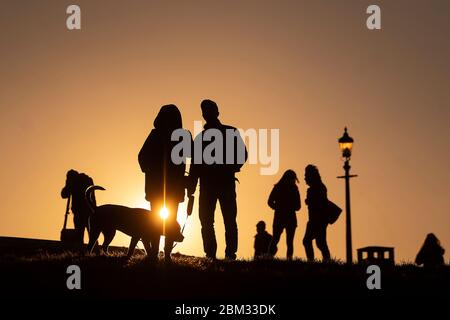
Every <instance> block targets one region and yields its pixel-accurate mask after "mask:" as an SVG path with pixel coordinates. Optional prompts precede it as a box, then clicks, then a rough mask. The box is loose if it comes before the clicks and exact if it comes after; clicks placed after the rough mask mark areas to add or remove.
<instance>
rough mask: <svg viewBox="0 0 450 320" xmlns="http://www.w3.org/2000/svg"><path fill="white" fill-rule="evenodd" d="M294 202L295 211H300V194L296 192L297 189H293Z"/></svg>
mask: <svg viewBox="0 0 450 320" xmlns="http://www.w3.org/2000/svg"><path fill="white" fill-rule="evenodd" d="M294 200H295V201H294V208H295V211H298V210H300V208H301V206H302V204H301V201H300V192H299V191H298V188H296V189H295V199H294Z"/></svg>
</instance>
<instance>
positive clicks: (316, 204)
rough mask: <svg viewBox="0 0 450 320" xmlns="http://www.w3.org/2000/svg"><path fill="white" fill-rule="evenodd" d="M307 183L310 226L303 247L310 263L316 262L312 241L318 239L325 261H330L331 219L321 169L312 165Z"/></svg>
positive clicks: (317, 243) (309, 167)
mask: <svg viewBox="0 0 450 320" xmlns="http://www.w3.org/2000/svg"><path fill="white" fill-rule="evenodd" d="M305 182H306V184H307V185H308V186H309V188H308V190H307V194H306V199H305V203H306V204H307V206H308V217H309V220H308V224H307V225H306V231H305V236H304V237H303V246H304V247H305V251H306V257H307V258H308V261H314V249H313V244H312V241H313V240H314V239H316V245H317V247H318V248H319V250H320V251H321V252H322V257H323V261H328V260H329V259H330V250H329V249H328V244H327V226H328V221H329V219H328V218H329V217H328V214H327V211H326V206H327V204H328V197H327V188H326V187H325V185H324V184H323V182H322V178H321V177H320V173H319V169H317V167H316V166H314V165H312V164H310V165H308V166H306V168H305Z"/></svg>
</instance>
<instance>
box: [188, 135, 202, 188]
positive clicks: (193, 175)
mask: <svg viewBox="0 0 450 320" xmlns="http://www.w3.org/2000/svg"><path fill="white" fill-rule="evenodd" d="M201 134H202V133H201ZM201 134H199V135H198V136H197V137H195V139H194V140H193V141H192V147H191V165H190V166H189V175H188V180H187V181H188V185H187V191H188V196H189V195H192V194H194V193H195V189H196V188H197V183H198V179H199V178H200V170H201V162H202V159H197V157H202V156H203V149H202V148H201V152H200V154H195V146H196V145H197V144H201V143H202V137H201ZM196 162H198V163H196Z"/></svg>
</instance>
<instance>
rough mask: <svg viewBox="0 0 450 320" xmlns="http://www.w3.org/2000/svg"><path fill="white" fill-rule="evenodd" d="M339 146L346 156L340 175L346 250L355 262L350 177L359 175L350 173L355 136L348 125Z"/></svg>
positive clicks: (343, 155)
mask: <svg viewBox="0 0 450 320" xmlns="http://www.w3.org/2000/svg"><path fill="white" fill-rule="evenodd" d="M338 142H339V148H340V149H341V151H342V157H343V158H344V160H345V162H344V172H345V175H344V176H340V177H338V178H339V179H345V222H346V223H345V231H346V232H345V236H346V252H347V263H348V264H351V263H352V262H353V254H352V222H351V215H350V178H353V177H357V175H351V174H350V168H351V167H350V157H351V156H352V147H353V138H351V137H350V136H349V135H348V133H347V127H345V129H344V134H343V135H342V137H340V138H339V140H338Z"/></svg>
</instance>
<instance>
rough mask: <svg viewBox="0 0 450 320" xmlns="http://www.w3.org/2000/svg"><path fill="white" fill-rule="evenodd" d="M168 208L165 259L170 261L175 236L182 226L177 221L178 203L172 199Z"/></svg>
mask: <svg viewBox="0 0 450 320" xmlns="http://www.w3.org/2000/svg"><path fill="white" fill-rule="evenodd" d="M166 205H167V208H168V210H169V217H168V218H167V225H168V227H169V228H168V229H169V230H168V233H167V235H166V238H165V242H164V259H165V260H166V262H170V261H171V260H172V259H171V257H170V254H171V253H172V249H173V242H174V240H173V239H174V237H175V235H176V234H178V233H180V226H179V224H178V221H177V212H178V203H177V202H174V201H170V202H168V203H166Z"/></svg>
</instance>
